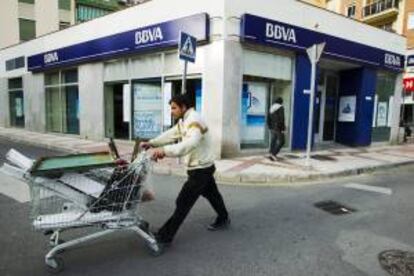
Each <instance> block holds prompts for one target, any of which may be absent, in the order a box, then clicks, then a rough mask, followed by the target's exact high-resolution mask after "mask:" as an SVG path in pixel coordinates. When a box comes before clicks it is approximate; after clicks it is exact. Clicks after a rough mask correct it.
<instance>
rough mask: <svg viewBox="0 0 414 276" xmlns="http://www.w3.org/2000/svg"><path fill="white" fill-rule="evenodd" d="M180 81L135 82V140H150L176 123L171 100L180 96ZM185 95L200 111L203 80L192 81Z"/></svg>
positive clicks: (188, 81)
mask: <svg viewBox="0 0 414 276" xmlns="http://www.w3.org/2000/svg"><path fill="white" fill-rule="evenodd" d="M181 87H182V82H181V78H178V77H177V78H175V77H166V78H165V80H164V87H162V82H161V78H154V79H144V80H136V81H134V82H133V86H132V92H133V130H134V133H133V134H134V137H135V138H138V137H139V138H142V139H151V138H154V137H156V136H157V135H159V134H160V133H161V132H162V131H164V130H166V129H168V128H170V127H171V126H172V125H174V124H175V122H174V120H173V118H172V117H171V111H170V105H169V101H170V99H171V98H172V97H174V96H175V95H179V94H181ZM185 93H186V94H187V95H188V97H189V99H190V104H191V106H192V107H194V108H195V109H196V110H197V111H201V78H198V77H196V78H191V77H190V78H189V79H187V81H186V90H185Z"/></svg>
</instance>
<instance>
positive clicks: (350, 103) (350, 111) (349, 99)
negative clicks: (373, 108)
mask: <svg viewBox="0 0 414 276" xmlns="http://www.w3.org/2000/svg"><path fill="white" fill-rule="evenodd" d="M355 110H356V96H344V97H341V98H340V100H339V115H338V121H339V122H355Z"/></svg>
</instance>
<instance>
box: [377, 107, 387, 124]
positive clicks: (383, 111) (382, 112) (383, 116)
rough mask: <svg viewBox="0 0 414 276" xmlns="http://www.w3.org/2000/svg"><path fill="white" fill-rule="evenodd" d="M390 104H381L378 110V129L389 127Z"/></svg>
mask: <svg viewBox="0 0 414 276" xmlns="http://www.w3.org/2000/svg"><path fill="white" fill-rule="evenodd" d="M387 114H388V103H387V102H379V103H378V108H377V127H385V126H387Z"/></svg>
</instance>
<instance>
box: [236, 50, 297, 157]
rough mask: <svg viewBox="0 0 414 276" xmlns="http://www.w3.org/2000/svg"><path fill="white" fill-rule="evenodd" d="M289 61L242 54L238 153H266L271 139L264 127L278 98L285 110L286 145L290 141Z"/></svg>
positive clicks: (254, 53) (288, 58) (290, 87)
mask: <svg viewBox="0 0 414 276" xmlns="http://www.w3.org/2000/svg"><path fill="white" fill-rule="evenodd" d="M291 77H292V59H291V58H290V57H287V56H281V55H275V54H271V53H262V52H254V51H251V50H246V49H245V50H244V76H243V88H242V92H241V94H242V95H241V126H240V132H241V133H240V136H241V141H240V147H241V149H253V148H256V149H265V148H268V147H269V144H270V135H269V130H268V127H267V124H266V119H267V116H268V114H269V110H270V107H271V105H272V104H273V103H274V101H275V100H276V99H277V98H278V97H281V98H282V99H283V107H284V109H285V125H286V143H285V147H289V141H290V126H289V125H290V117H291V95H292V81H291Z"/></svg>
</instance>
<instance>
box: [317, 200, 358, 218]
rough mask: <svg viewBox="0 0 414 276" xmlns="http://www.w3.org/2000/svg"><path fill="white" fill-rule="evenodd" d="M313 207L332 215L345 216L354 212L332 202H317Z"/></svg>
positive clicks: (354, 210)
mask: <svg viewBox="0 0 414 276" xmlns="http://www.w3.org/2000/svg"><path fill="white" fill-rule="evenodd" d="M314 206H315V207H316V208H319V209H322V210H324V211H325V212H328V213H330V214H332V215H347V214H350V213H354V212H356V209H353V208H350V207H348V206H345V205H343V204H341V203H339V202H336V201H332V200H327V201H321V202H317V203H315V204H314Z"/></svg>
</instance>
